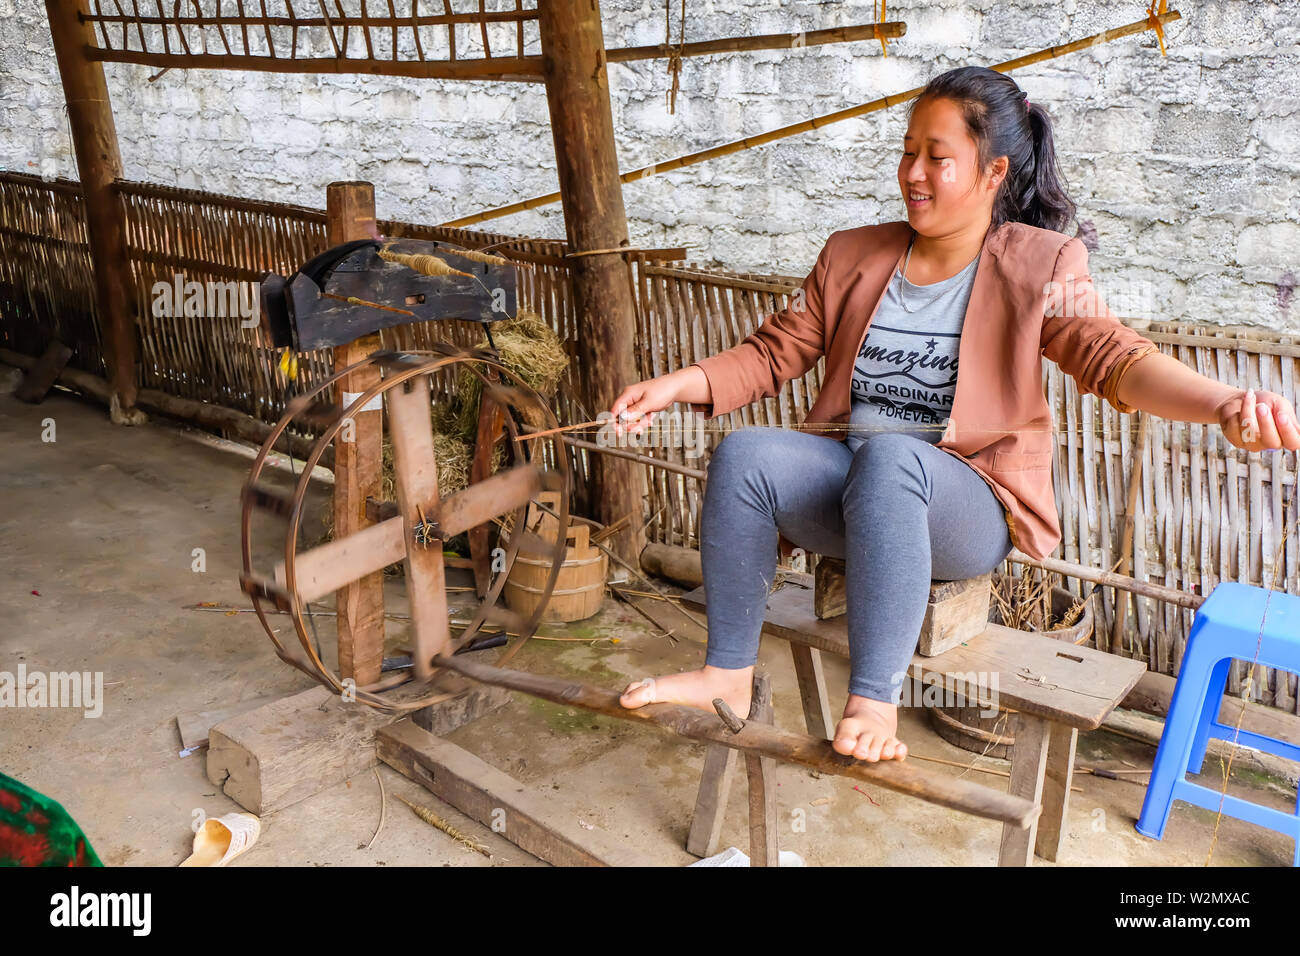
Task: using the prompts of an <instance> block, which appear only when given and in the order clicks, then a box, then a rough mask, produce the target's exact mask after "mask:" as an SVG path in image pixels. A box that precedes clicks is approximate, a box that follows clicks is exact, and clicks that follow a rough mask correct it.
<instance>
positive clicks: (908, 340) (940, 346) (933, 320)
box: [845, 256, 979, 451]
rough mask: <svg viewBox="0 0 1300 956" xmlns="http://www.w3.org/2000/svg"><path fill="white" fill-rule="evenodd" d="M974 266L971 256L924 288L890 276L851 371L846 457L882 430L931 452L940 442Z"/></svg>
mask: <svg viewBox="0 0 1300 956" xmlns="http://www.w3.org/2000/svg"><path fill="white" fill-rule="evenodd" d="M978 262H979V256H976V257H975V258H974V259H972V260H971V262H970V265H968V266H966V268H964V269H962V270H961V272H958V273H957V274H956V275H954V276H950V277H949V278H947V279H944V280H943V281H942V282H934V283H931V284H930V285H913V284H912V283H911V282H909V281H908V280H907V279H904V278H903V276H902V273H901V272H900V271H899V270H898V269H895V270H894V275H893V277H892V278H891V279H890V282H889V285H888V286H887V287H886V289H885V295H884V299H883V300H882V301H881V303H880V308H879V309H878V310H877V311H876V317H875V318H874V319H872V320H871V327H870V328H869V329H868V330H867V335H866V337H865V338H864V339H863V342H862V348H861V349H859V351H858V358H857V362H856V363H855V365H854V370H853V393H852V396H853V397H852V404H851V409H850V413H849V422H850V424H851V425H852V426H853V427H852V428H850V429H849V431H848V434H847V435H846V436H845V443H846V444H847V445H848V447H849V450H850V451H857V449H858V446H860V445H861V444H862V443H863V442H864V441H866V439H867V438H868V437H870V436H871V435H872V434H876V433H878V432H882V431H894V432H902V433H904V434H907V435H913V436H914V437H916V438H920V439H922V440H923V441H927V442H929V443H930V444H932V445H933V444H934V443H935V442H937V441H939V439H940V438H942V437H943V433H944V429H945V428H946V427H947V424H948V416H949V414H950V413H951V412H952V399H953V395H954V394H955V393H956V391H957V348H958V345H959V344H960V342H961V329H962V324H963V323H964V322H965V320H966V303H967V302H968V301H969V300H970V292H971V287H972V286H973V285H974V284H975V270H976V266H977V263H978ZM904 297H905V299H906V302H907V309H904V308H903V301H904ZM908 310H910V311H908Z"/></svg>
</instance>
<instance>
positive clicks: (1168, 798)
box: [1137, 581, 1300, 866]
mask: <svg viewBox="0 0 1300 956" xmlns="http://www.w3.org/2000/svg"><path fill="white" fill-rule="evenodd" d="M1266 601H1267V603H1268V620H1267V621H1265V620H1264V606H1265V602H1266ZM1261 623H1262V624H1263V632H1264V633H1263V639H1262V640H1261V639H1260V625H1261ZM1257 644H1258V646H1259V663H1260V664H1262V665H1265V666H1268V667H1274V668H1277V669H1279V670H1284V671H1293V672H1300V597H1297V596H1296V595H1294V594H1287V593H1285V592H1283V591H1268V590H1266V589H1264V588H1257V587H1253V586H1252V585H1248V584H1239V583H1237V582H1233V581H1226V582H1224V583H1222V584H1220V585H1219V586H1218V587H1216V588H1215V589H1214V590H1213V591H1211V592H1210V595H1209V597H1207V598H1206V599H1205V601H1204V603H1202V604H1201V606H1200V608H1198V609H1197V611H1196V618H1195V620H1194V621H1193V622H1192V630H1191V633H1190V634H1188V636H1187V651H1186V653H1185V654H1184V655H1183V663H1182V667H1181V669H1180V670H1179V672H1178V683H1177V684H1176V685H1175V686H1174V697H1173V701H1172V703H1171V704H1170V706H1169V716H1168V717H1167V718H1166V719H1165V730H1164V733H1163V734H1162V735H1161V737H1160V746H1159V748H1158V749H1157V750H1156V760H1155V766H1154V768H1153V769H1152V772H1151V782H1150V783H1149V784H1148V785H1147V794H1146V799H1144V800H1143V801H1142V814H1141V815H1140V816H1139V817H1138V822H1137V831H1138V833H1141V834H1142V835H1143V836H1148V837H1151V838H1153V839H1156V840H1159V839H1161V838H1162V837H1163V836H1164V835H1165V824H1166V823H1168V822H1169V810H1170V808H1171V807H1172V805H1173V802H1174V801H1175V800H1185V801H1186V802H1188V803H1193V804H1195V805H1196V806H1198V807H1205V808H1206V809H1208V810H1218V809H1219V801H1220V799H1222V801H1223V812H1224V814H1226V815H1227V816H1231V817H1235V818H1237V819H1238V820H1245V821H1247V822H1249V823H1254V824H1257V825H1259V826H1262V827H1268V828H1269V829H1270V830H1276V831H1278V832H1279V833H1285V834H1287V835H1288V836H1290V837H1291V838H1292V839H1294V840H1295V841H1296V853H1295V861H1294V865H1295V866H1300V800H1297V805H1296V812H1295V813H1292V814H1287V813H1283V812H1282V811H1281V810H1274V809H1273V808H1272V807H1264V806H1260V805H1259V804H1257V803H1251V802H1249V801H1247V800H1242V799H1240V798H1238V797H1234V796H1232V795H1230V794H1228V795H1224V796H1222V797H1220V791H1219V790H1218V789H1211V788H1210V787H1205V786H1202V785H1200V784H1197V783H1192V782H1190V781H1188V780H1187V779H1186V778H1187V774H1188V773H1189V772H1194V773H1200V772H1201V766H1202V764H1203V763H1204V762H1205V750H1206V747H1207V746H1208V745H1209V742H1210V738H1211V737H1215V738H1218V739H1220V740H1233V739H1234V738H1235V739H1236V741H1237V742H1238V743H1240V744H1244V745H1245V746H1247V747H1254V748H1255V749H1257V750H1262V751H1264V752H1265V753H1270V754H1275V755H1277V756H1279V757H1285V758H1287V759H1288V760H1300V746H1297V745H1296V744H1293V743H1287V742H1286V741H1282V740H1276V739H1274V738H1273V737H1265V736H1263V735H1262V734H1253V733H1250V732H1249V731H1245V730H1242V731H1235V730H1234V729H1233V728H1232V727H1229V726H1226V725H1224V724H1221V723H1219V708H1220V707H1221V705H1222V700H1223V691H1224V688H1225V687H1226V686H1227V683H1228V669H1229V667H1231V665H1232V661H1233V659H1234V658H1235V659H1237V660H1243V661H1247V662H1249V661H1252V660H1255V647H1256V645H1257Z"/></svg>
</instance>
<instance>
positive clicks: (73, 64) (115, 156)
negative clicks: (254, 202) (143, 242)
mask: <svg viewBox="0 0 1300 956" xmlns="http://www.w3.org/2000/svg"><path fill="white" fill-rule="evenodd" d="M45 12H46V15H47V16H48V18H49V23H50V38H51V40H52V41H53V43H54V56H55V60H56V61H57V63H58V66H59V76H60V78H61V79H62V81H63V95H64V99H65V100H66V101H67V105H68V126H69V128H70V130H71V134H72V145H73V149H74V151H75V152H76V156H77V171H78V174H79V176H80V179H81V193H82V196H83V198H84V202H85V206H86V238H87V244H88V246H89V248H90V258H91V262H92V263H93V264H94V270H93V271H94V280H95V283H94V287H95V311H96V313H97V316H98V319H99V327H100V334H101V336H102V338H103V342H104V353H105V355H104V358H105V364H106V365H107V367H108V382H109V389H110V392H109V416H110V417H111V418H112V420H113V421H114V422H115V423H116V424H127V425H134V424H139V423H140V422H142V421H144V415H143V413H141V412H138V411H137V410H136V407H135V405H136V399H137V397H138V394H139V386H138V384H137V379H136V362H137V357H138V354H139V346H138V343H137V340H136V327H135V305H134V298H135V297H134V290H133V289H132V287H131V281H132V280H131V264H130V262H129V260H128V259H127V254H126V217H125V215H124V213H123V210H122V204H121V202H120V201H119V200H118V198H117V196H116V195H115V194H114V192H113V181H114V180H116V179H118V178H120V177H121V175H122V156H121V153H120V152H119V150H118V145H117V127H116V125H115V124H114V122H113V106H112V103H111V101H110V100H109V96H108V83H107V82H106V80H105V79H104V66H103V64H101V63H97V62H93V61H92V60H90V59H88V58H87V56H86V50H87V47H88V45H93V44H94V42H95V35H94V27H93V25H91V24H90V23H86V22H84V21H83V20H82V19H80V18H81V17H84V16H85V15H86V14H88V13H89V12H90V10H89V4H88V2H87V0H45Z"/></svg>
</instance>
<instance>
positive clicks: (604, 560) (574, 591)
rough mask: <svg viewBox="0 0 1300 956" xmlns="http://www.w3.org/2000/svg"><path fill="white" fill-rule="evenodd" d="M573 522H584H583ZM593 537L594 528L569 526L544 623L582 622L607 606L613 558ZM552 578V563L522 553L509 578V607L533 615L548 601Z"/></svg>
mask: <svg viewBox="0 0 1300 956" xmlns="http://www.w3.org/2000/svg"><path fill="white" fill-rule="evenodd" d="M570 520H571V521H575V522H581V521H582V520H583V519H581V518H572V519H570ZM552 522H554V519H552ZM552 530H553V529H552ZM590 535H591V528H590V527H589V526H588V525H586V524H570V525H569V530H568V534H567V535H566V536H565V558H564V562H563V563H562V564H561V565H560V573H559V575H558V576H557V577H556V579H555V590H554V591H552V592H551V598H550V600H549V601H548V602H547V604H546V609H545V610H544V611H543V612H542V617H541V620H543V621H551V622H564V621H581V620H583V619H584V618H588V617H591V616H592V615H593V614H596V613H597V612H599V611H600V608H601V605H602V604H604V602H605V577H606V575H607V573H608V570H609V557H608V556H607V555H606V554H605V552H604V551H601V550H600V548H597V547H596V546H594V545H592V544H591V542H590ZM552 540H554V539H552ZM550 574H551V562H550V560H548V559H546V558H539V557H534V556H531V555H528V554H525V553H524V552H523V551H520V552H519V554H517V555H515V563H514V564H512V565H511V566H510V573H509V574H507V575H506V584H505V599H506V607H508V608H510V610H512V611H514V612H515V613H517V614H523V615H531V614H532V613H533V611H535V610H536V609H537V605H538V603H539V602H540V601H541V600H542V598H543V597H544V591H545V588H546V579H547V578H548V577H550Z"/></svg>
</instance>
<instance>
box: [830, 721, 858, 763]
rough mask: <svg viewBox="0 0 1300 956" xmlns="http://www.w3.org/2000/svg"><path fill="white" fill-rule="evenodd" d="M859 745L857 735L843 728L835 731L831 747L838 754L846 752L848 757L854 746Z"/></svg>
mask: <svg viewBox="0 0 1300 956" xmlns="http://www.w3.org/2000/svg"><path fill="white" fill-rule="evenodd" d="M857 745H858V738H857V736H856V735H855V734H851V733H849V732H848V731H847V730H844V729H843V728H841V729H839V730H837V731H836V732H835V739H834V740H832V741H831V749H832V750H834V751H835V752H836V753H838V754H844V755H845V756H846V757H847V756H848V755H849V754H851V753H853V748H854V747H856V746H857Z"/></svg>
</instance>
